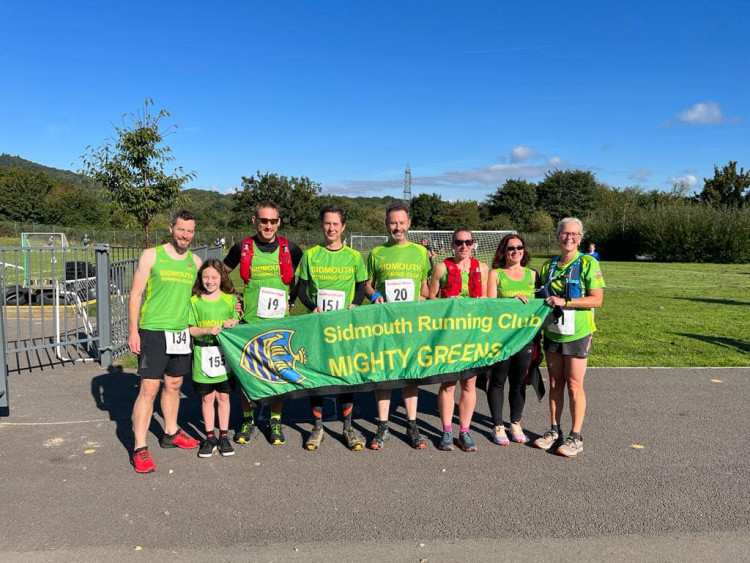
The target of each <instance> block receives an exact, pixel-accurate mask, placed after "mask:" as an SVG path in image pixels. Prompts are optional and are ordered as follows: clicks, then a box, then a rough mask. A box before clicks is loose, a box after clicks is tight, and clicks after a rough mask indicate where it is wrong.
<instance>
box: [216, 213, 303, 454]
mask: <svg viewBox="0 0 750 563" xmlns="http://www.w3.org/2000/svg"><path fill="white" fill-rule="evenodd" d="M253 225H254V226H255V228H256V233H255V235H254V236H252V237H249V238H246V239H245V240H243V241H240V242H238V243H237V244H234V245H233V246H232V247H231V248H230V249H229V252H228V253H227V256H226V258H224V268H225V269H226V271H227V273H229V272H231V271H232V270H234V269H235V268H236V267H237V266H239V267H240V277H241V278H242V281H244V282H245V291H244V309H245V315H244V316H243V318H242V320H243V321H244V322H246V323H255V322H260V321H263V320H266V319H281V318H283V317H285V316H287V315H289V304H290V303H291V302H293V301H294V296H292V298H291V299H290V294H291V288H292V287H294V271H295V270H296V269H297V265H298V264H299V261H300V259H301V258H302V251H301V250H300V248H299V246H297V245H296V244H294V243H293V242H292V241H289V240H287V239H286V238H284V237H280V236H277V234H276V233H277V232H278V230H279V226H280V225H281V218H280V217H279V208H278V207H277V206H276V204H275V203H273V202H270V201H264V202H261V203H259V204H258V205H257V206H256V207H255V213H254V214H253ZM240 396H241V398H242V425H241V426H240V430H239V431H238V432H236V433H235V434H234V441H235V442H237V443H238V444H247V443H248V442H250V438H251V437H252V435H253V430H254V428H255V410H254V407H253V405H252V403H251V402H250V401H249V400H248V399H247V397H245V394H244V393H240ZM282 404H283V403H282V402H281V401H279V402H275V403H272V404H271V417H270V418H271V420H270V433H269V436H268V441H269V442H271V444H273V445H275V446H277V445H280V444H283V443H284V442H285V441H286V439H285V438H284V433H283V432H282V430H281V409H282Z"/></svg>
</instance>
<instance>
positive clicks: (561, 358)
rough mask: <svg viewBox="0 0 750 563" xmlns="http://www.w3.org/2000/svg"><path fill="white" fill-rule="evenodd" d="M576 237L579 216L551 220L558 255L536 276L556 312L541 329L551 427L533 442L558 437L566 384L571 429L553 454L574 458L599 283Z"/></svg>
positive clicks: (579, 444)
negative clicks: (547, 374)
mask: <svg viewBox="0 0 750 563" xmlns="http://www.w3.org/2000/svg"><path fill="white" fill-rule="evenodd" d="M582 237H583V223H581V221H580V219H576V218H575V217H566V218H565V219H562V220H561V221H560V222H559V223H558V224H557V244H558V246H559V247H560V255H559V256H556V257H554V258H553V259H552V260H550V261H549V262H547V263H546V264H545V265H544V266H543V267H542V275H541V278H542V282H543V283H544V287H543V288H542V296H543V297H544V298H545V300H546V302H547V305H549V306H550V307H557V308H559V309H561V311H562V315H561V316H559V317H558V318H557V319H556V320H555V322H554V323H552V324H549V325H547V326H546V327H545V329H544V351H545V355H546V358H547V370H548V371H549V381H550V393H549V410H550V418H551V420H552V426H551V428H550V429H549V430H548V431H547V432H545V433H544V436H542V437H541V438H538V439H537V440H536V441H535V442H534V445H535V446H536V447H538V448H542V449H543V450H549V449H550V448H552V447H553V446H554V445H555V444H556V443H557V442H558V440H559V439H560V438H561V437H562V431H561V430H560V421H561V419H562V411H563V406H564V405H565V385H567V386H568V400H569V402H570V418H571V419H572V420H571V424H572V428H571V431H570V434H569V435H568V436H567V437H566V438H565V440H564V442H563V443H562V444H561V445H560V446H559V447H558V448H557V453H558V454H560V455H563V456H565V457H575V456H577V455H578V454H579V453H581V452H583V437H582V436H581V427H582V426H583V417H584V415H585V414H586V394H585V393H584V391H583V377H584V375H585V374H586V366H587V364H588V357H589V351H590V350H591V337H592V334H593V333H594V331H596V325H595V324H594V315H593V313H592V309H593V308H594V307H601V305H602V298H603V297H604V287H605V285H604V278H603V277H602V271H601V268H600V267H599V262H598V261H597V260H596V259H595V258H594V257H592V256H589V255H586V254H581V252H580V251H579V250H578V245H579V244H580V243H581V238H582Z"/></svg>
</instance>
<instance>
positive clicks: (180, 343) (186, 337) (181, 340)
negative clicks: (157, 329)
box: [164, 329, 190, 355]
mask: <svg viewBox="0 0 750 563" xmlns="http://www.w3.org/2000/svg"><path fill="white" fill-rule="evenodd" d="M164 340H166V341H167V354H171V355H183V354H189V353H190V333H189V332H188V329H185V330H183V331H180V332H172V331H170V330H165V331H164Z"/></svg>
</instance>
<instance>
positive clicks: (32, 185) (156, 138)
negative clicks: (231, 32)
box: [0, 98, 750, 255]
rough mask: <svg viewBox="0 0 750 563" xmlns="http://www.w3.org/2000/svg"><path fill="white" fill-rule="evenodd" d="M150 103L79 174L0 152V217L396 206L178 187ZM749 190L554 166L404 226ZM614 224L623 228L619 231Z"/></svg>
mask: <svg viewBox="0 0 750 563" xmlns="http://www.w3.org/2000/svg"><path fill="white" fill-rule="evenodd" d="M152 107H153V100H151V99H150V98H149V99H146V100H145V101H144V104H143V108H142V109H141V110H139V111H138V112H136V113H131V114H124V115H123V116H122V125H115V133H116V134H115V135H114V137H113V138H112V139H111V140H109V141H107V142H105V143H104V144H103V145H101V146H99V147H92V146H89V147H87V148H86V152H85V154H84V155H82V157H81V160H82V166H81V169H80V170H79V173H78V174H74V173H72V172H68V171H56V170H55V169H50V168H46V167H43V166H42V165H38V164H35V163H30V162H29V161H24V160H23V159H20V158H18V157H10V156H9V155H0V217H3V218H5V219H9V220H11V221H23V222H28V221H33V222H38V223H45V224H55V225H60V226H67V227H81V226H90V227H92V228H96V227H104V228H116V229H119V228H122V229H127V228H140V229H142V230H143V232H144V235H145V243H146V245H147V246H148V245H150V237H149V231H150V229H151V228H152V226H153V227H157V228H160V229H163V228H166V226H167V224H168V221H169V216H170V214H171V213H172V212H173V211H174V210H176V209H178V208H189V209H191V210H192V211H193V212H195V213H196V215H197V216H198V217H199V218H200V223H201V229H207V230H215V231H218V232H220V231H222V230H228V229H231V230H241V229H244V228H246V227H248V228H249V227H250V225H251V218H252V215H253V210H254V208H255V205H256V204H257V203H258V202H260V201H264V200H271V201H274V202H276V204H277V205H278V206H279V210H280V213H281V216H282V218H283V221H284V224H285V225H286V226H287V228H293V229H294V230H300V231H301V230H312V229H315V228H317V209H319V208H320V207H321V206H323V205H325V204H329V203H335V204H338V205H340V206H341V207H343V208H344V209H345V210H346V211H347V214H348V227H349V230H350V232H381V231H382V228H383V227H382V225H383V223H382V221H383V211H384V209H385V207H386V206H387V205H388V204H389V203H391V202H392V201H394V200H395V199H397V198H394V197H390V196H385V197H370V198H366V197H354V198H350V197H346V196H337V195H328V194H322V193H321V192H322V188H321V185H320V184H319V183H318V182H316V181H314V180H312V179H310V178H308V177H306V176H300V177H294V176H292V177H287V176H284V175H280V174H277V173H273V172H265V173H263V172H260V171H257V172H256V173H255V174H252V175H250V176H247V177H242V178H241V184H240V186H238V187H237V188H236V189H235V191H234V193H233V194H219V193H217V192H212V191H205V190H196V189H190V190H184V189H183V186H184V184H185V183H186V182H187V181H189V180H191V179H193V178H194V177H195V173H194V172H189V171H185V170H183V169H182V168H181V167H176V168H174V169H173V170H168V167H169V166H171V164H170V163H172V162H173V161H174V157H173V156H172V154H171V149H170V147H169V146H168V145H166V144H165V143H164V137H165V136H166V135H169V134H171V133H173V132H174V131H175V130H176V129H177V125H176V124H169V125H165V123H164V120H165V119H167V118H169V117H170V114H169V112H168V111H167V110H164V109H162V110H159V111H157V112H155V113H154V110H153V109H152ZM749 188H750V171H748V172H745V170H744V168H740V169H739V171H737V162H736V161H730V162H729V163H728V164H727V165H725V166H723V167H722V168H721V169H719V167H718V166H714V176H713V177H712V178H704V186H703V189H702V191H701V192H700V193H698V194H696V195H690V194H689V193H688V189H687V188H686V187H685V186H683V185H676V186H674V188H673V189H672V190H671V191H669V192H662V191H659V190H651V191H646V190H643V189H641V188H639V187H627V188H624V189H618V188H613V187H611V186H608V185H606V184H604V183H601V182H599V181H597V179H596V177H595V175H594V174H593V173H592V172H590V171H587V170H554V171H552V172H549V173H547V174H546V175H545V177H544V178H543V179H542V180H541V181H540V182H538V183H534V182H529V181H527V180H524V179H509V180H507V181H506V182H505V183H503V184H502V185H501V186H498V187H497V189H496V190H495V191H494V192H493V193H491V194H490V195H489V196H487V198H486V199H485V200H484V201H481V202H478V201H473V200H465V201H460V200H459V201H449V200H445V199H443V197H442V196H441V195H440V194H437V193H432V194H420V195H418V196H416V197H414V198H413V199H412V200H411V202H410V206H411V213H412V226H413V228H418V229H430V230H451V229H453V228H454V227H455V226H457V225H465V226H467V227H468V228H470V229H476V230H478V229H482V230H504V229H516V230H518V231H521V232H529V233H551V232H553V231H554V228H555V225H556V223H557V221H558V220H559V219H561V218H562V217H566V216H577V217H581V218H583V219H588V218H591V219H594V220H595V221H599V223H601V222H602V221H605V218H608V217H609V218H610V219H611V218H617V217H619V218H620V219H619V220H620V223H622V221H624V219H623V218H624V217H628V216H632V215H633V214H634V212H635V211H636V210H639V211H643V210H659V209H662V210H663V209H667V208H674V207H675V206H678V207H680V208H682V209H688V208H689V207H691V206H692V207H696V208H697V209H700V207H702V206H703V207H707V208H711V209H713V210H718V211H719V212H727V213H729V214H730V215H731V216H732V217H734V216H735V215H736V216H737V217H740V218H742V217H744V216H746V215H747V213H746V211H748V210H750V189H749ZM743 210H744V211H745V212H744V213H743ZM736 212H739V214H737V213H736ZM733 213H734V215H732V214H733ZM619 229H620V232H625V230H627V229H625V228H624V227H623V225H622V224H620V227H619ZM603 230H605V231H606V229H603ZM749 238H750V237H749ZM597 242H601V241H597ZM618 245H619V246H622V244H620V243H618ZM630 246H632V245H630ZM617 254H618V255H619V254H620V252H618V253H617ZM622 254H625V255H630V254H631V251H630V250H623V252H622Z"/></svg>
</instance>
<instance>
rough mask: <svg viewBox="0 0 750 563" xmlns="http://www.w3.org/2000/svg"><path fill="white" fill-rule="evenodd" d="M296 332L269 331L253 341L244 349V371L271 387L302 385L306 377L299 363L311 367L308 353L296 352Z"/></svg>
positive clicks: (242, 366) (241, 360)
mask: <svg viewBox="0 0 750 563" xmlns="http://www.w3.org/2000/svg"><path fill="white" fill-rule="evenodd" d="M294 332H295V331H293V330H269V331H268V332H264V333H263V334H259V335H258V336H256V337H255V338H253V339H251V340H249V341H248V342H247V344H245V347H244V348H243V349H242V357H241V358H240V367H241V368H242V369H244V370H245V371H246V372H247V373H249V374H250V375H252V376H253V377H257V378H258V379H262V380H263V381H266V382H268V383H299V382H300V381H303V380H304V379H305V376H304V375H302V374H301V373H300V372H298V371H297V369H296V367H297V362H299V363H301V364H306V363H307V351H306V350H305V349H304V348H300V349H299V350H297V352H293V351H292V336H294Z"/></svg>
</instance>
